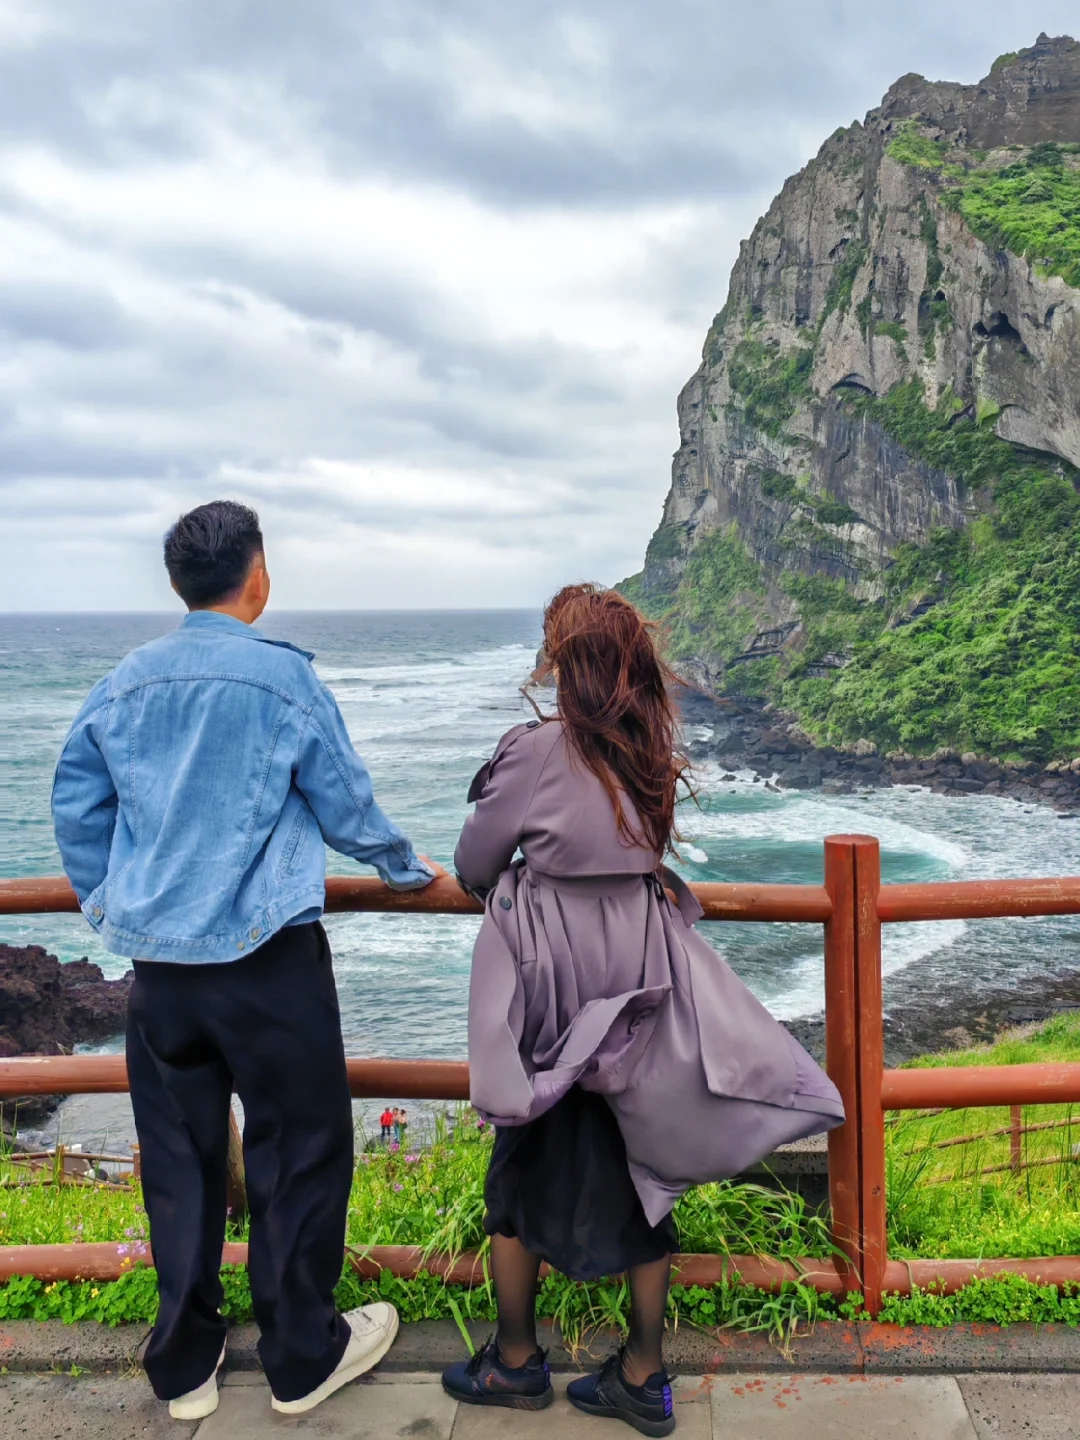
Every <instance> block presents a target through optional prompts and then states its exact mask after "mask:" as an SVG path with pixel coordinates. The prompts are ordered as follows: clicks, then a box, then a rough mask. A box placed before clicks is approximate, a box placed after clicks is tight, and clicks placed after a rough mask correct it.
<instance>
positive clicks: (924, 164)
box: [886, 120, 947, 170]
mask: <svg viewBox="0 0 1080 1440" xmlns="http://www.w3.org/2000/svg"><path fill="white" fill-rule="evenodd" d="M946 148H947V147H946V146H945V145H943V144H941V142H940V141H937V140H931V139H930V137H929V136H928V135H924V134H923V130H922V127H921V126H920V124H919V122H918V121H917V120H903V121H901V123H900V124H899V125H898V126H897V127H896V135H895V137H894V138H893V139H892V140H891V141H890V142H889V144H888V145H887V146H886V154H888V155H890V156H891V157H892V158H893V159H894V160H895V161H896V162H897V163H898V164H900V165H914V166H916V167H917V168H918V169H920V170H939V169H940V168H941V166H942V165H944V164H945V152H946Z"/></svg>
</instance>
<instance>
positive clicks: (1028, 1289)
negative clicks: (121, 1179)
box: [0, 1015, 1080, 1344]
mask: <svg viewBox="0 0 1080 1440" xmlns="http://www.w3.org/2000/svg"><path fill="white" fill-rule="evenodd" d="M1041 1060H1055V1061H1070V1062H1078V1063H1080V1016H1073V1015H1063V1016H1060V1017H1058V1018H1056V1019H1054V1020H1052V1021H1051V1022H1050V1023H1049V1024H1047V1025H1046V1026H1044V1027H1042V1028H1041V1029H1039V1030H1037V1031H1036V1032H1035V1033H1033V1034H1031V1035H1022V1036H1016V1037H1013V1038H1008V1039H1005V1040H1002V1041H1000V1042H998V1043H997V1044H996V1045H994V1046H992V1047H989V1048H988V1047H980V1048H977V1049H972V1050H970V1051H962V1052H950V1053H948V1054H945V1055H941V1056H930V1057H927V1058H925V1059H923V1060H920V1061H916V1062H913V1063H914V1064H917V1065H922V1066H933V1065H942V1064H948V1065H980V1064H983V1065H985V1064H1023V1063H1031V1062H1034V1061H1041ZM1072 1120H1073V1117H1072V1115H1071V1113H1070V1111H1069V1109H1068V1107H1066V1106H1038V1107H1024V1110H1023V1123H1024V1124H1025V1125H1041V1126H1044V1127H1046V1128H1043V1129H1039V1130H1036V1131H1034V1132H1033V1133H1031V1134H1029V1135H1026V1136H1024V1138H1023V1147H1024V1148H1023V1157H1022V1158H1023V1160H1024V1162H1025V1164H1027V1167H1028V1168H1025V1169H1023V1170H1020V1171H1019V1172H1015V1173H1014V1172H1013V1171H1012V1170H1011V1168H1009V1166H1010V1155H1011V1151H1010V1143H1011V1138H1010V1133H1009V1128H1010V1115H1009V1111H1008V1110H1007V1109H1002V1108H997V1109H990V1110H967V1111H947V1112H944V1113H942V1114H938V1115H919V1114H916V1115H903V1116H897V1117H894V1118H893V1119H892V1120H891V1121H890V1124H889V1127H888V1150H887V1154H888V1198H889V1205H888V1214H889V1253H890V1255H891V1256H892V1257H893V1258H895V1259H903V1258H916V1257H920V1258H946V1257H950V1256H966V1257H973V1258H980V1257H982V1258H993V1257H996V1256H1014V1257H1017V1258H1024V1257H1031V1256H1038V1255H1054V1254H1078V1253H1080V1187H1078V1185H1077V1174H1076V1167H1077V1164H1078V1163H1080V1162H1077V1161H1076V1160H1075V1159H1074V1157H1073V1153H1072V1147H1073V1144H1074V1143H1075V1142H1076V1140H1077V1139H1078V1138H1080V1137H1076V1136H1075V1134H1074V1127H1073V1125H1072ZM1077 1124H1078V1125H1080V1117H1077ZM971 1136H976V1137H977V1138H976V1139H974V1140H972V1141H970V1142H969V1143H964V1144H956V1143H955V1142H956V1141H957V1140H958V1139H962V1140H965V1141H969V1137H971ZM489 1146H490V1136H489V1135H488V1134H487V1133H485V1131H484V1130H483V1129H480V1128H478V1127H477V1125H476V1123H475V1120H465V1118H464V1117H463V1116H459V1117H458V1123H457V1124H456V1125H454V1126H452V1127H451V1126H445V1125H441V1126H440V1127H439V1130H438V1132H437V1133H436V1135H435V1137H434V1140H433V1143H432V1144H431V1145H430V1146H428V1147H426V1148H424V1149H416V1150H408V1149H405V1150H402V1149H395V1148H393V1147H390V1148H387V1149H382V1148H379V1149H375V1150H367V1151H364V1152H363V1153H362V1154H361V1155H360V1157H359V1160H358V1164H357V1168H356V1176H355V1179H354V1184H353V1190H352V1196H351V1199H350V1206H349V1223H348V1242H349V1244H350V1246H351V1247H353V1248H354V1249H355V1250H356V1251H359V1252H361V1253H362V1252H363V1251H365V1250H366V1249H368V1248H369V1247H371V1246H373V1245H395V1244H401V1245H419V1246H421V1247H423V1248H424V1249H426V1250H427V1252H428V1253H434V1252H448V1253H451V1254H460V1253H461V1252H462V1251H465V1250H470V1249H474V1248H482V1247H483V1244H484V1236H483V1229H482V1215H483V1177H484V1172H485V1169H486V1165H487V1158H488V1150H489ZM998 1167H1000V1168H998ZM985 1170H991V1173H990V1174H983V1173H982V1172H983V1171H985ZM50 1178H51V1177H50V1176H49V1175H48V1174H44V1175H39V1176H38V1177H36V1178H35V1180H34V1181H33V1183H31V1184H30V1185H25V1184H19V1185H18V1186H17V1188H16V1182H18V1181H20V1180H22V1181H25V1179H26V1175H25V1171H20V1170H19V1169H18V1168H17V1167H15V1166H13V1165H11V1164H10V1163H9V1162H4V1161H2V1160H0V1186H2V1187H3V1188H0V1244H6V1245H11V1244H47V1243H73V1242H74V1243H78V1242H80V1241H82V1242H87V1241H114V1242H116V1243H117V1245H118V1248H119V1249H120V1251H121V1253H122V1262H123V1263H124V1264H125V1266H126V1267H127V1273H125V1274H124V1276H123V1277H122V1278H121V1279H120V1280H117V1281H114V1282H111V1283H105V1284H100V1283H99V1284H95V1283H92V1282H55V1283H52V1284H46V1283H44V1282H42V1281H38V1280H34V1279H30V1278H25V1277H24V1278H19V1279H15V1280H11V1281H9V1282H8V1283H7V1284H6V1285H3V1286H0V1321H2V1320H5V1319H9V1320H10V1319H47V1318H56V1319H61V1320H65V1321H69V1322H70V1321H75V1320H97V1321H100V1322H102V1323H107V1324H119V1323H124V1322H131V1321H142V1322H146V1321H150V1320H152V1319H153V1317H154V1314H155V1313H156V1307H157V1292H156V1285H155V1278H154V1275H153V1272H152V1271H151V1270H149V1269H148V1268H146V1266H145V1265H144V1264H142V1263H141V1262H142V1261H144V1260H145V1259H147V1258H148V1257H147V1248H146V1246H147V1234H146V1217H145V1212H144V1211H143V1209H142V1206H141V1200H140V1196H139V1191H138V1188H137V1187H136V1186H123V1187H118V1188H109V1189H106V1188H91V1187H87V1186H75V1185H65V1186H58V1185H55V1184H51V1183H49V1181H50ZM676 1218H677V1221H678V1225H679V1232H680V1238H681V1245H682V1248H683V1250H685V1251H687V1252H696V1253H705V1254H709V1253H714V1254H768V1255H778V1256H782V1257H786V1258H796V1257H799V1256H812V1257H816V1258H824V1257H827V1256H828V1255H830V1254H831V1253H832V1245H831V1241H830V1237H829V1233H828V1226H827V1221H826V1218H825V1217H824V1216H823V1215H822V1214H821V1213H819V1212H817V1211H815V1210H813V1209H812V1208H811V1207H809V1206H808V1205H807V1204H806V1202H805V1201H804V1200H803V1199H802V1198H801V1197H800V1196H798V1195H794V1194H790V1193H788V1192H785V1191H784V1190H782V1189H772V1188H768V1187H765V1186H759V1185H736V1184H731V1183H725V1184H721V1185H708V1186H702V1187H700V1188H699V1189H697V1190H695V1191H693V1192H691V1194H690V1195H689V1196H688V1197H687V1198H686V1199H685V1200H684V1201H683V1202H682V1203H681V1204H680V1206H679V1208H678V1211H677V1215H676ZM245 1236H246V1227H245V1225H244V1224H243V1223H232V1222H230V1238H233V1239H244V1238H245ZM224 1278H225V1291H226V1299H225V1310H226V1313H227V1314H228V1315H229V1317H230V1318H232V1319H234V1320H237V1321H239V1320H246V1319H250V1318H251V1297H250V1292H249V1290H248V1284H247V1276H246V1272H245V1271H244V1270H243V1268H231V1269H227V1270H226V1271H225V1272H224ZM375 1298H384V1299H388V1300H391V1301H392V1302H393V1303H394V1304H395V1305H396V1306H397V1307H398V1309H399V1310H400V1312H401V1315H402V1318H403V1319H404V1320H406V1321H415V1320H423V1319H446V1320H453V1321H455V1322H456V1323H457V1324H458V1325H459V1326H461V1327H463V1328H464V1326H465V1324H466V1322H467V1321H479V1322H491V1321H493V1320H494V1317H495V1308H494V1298H493V1295H492V1292H491V1287H490V1284H482V1285H479V1286H477V1287H475V1288H473V1289H468V1288H466V1287H463V1286H454V1285H445V1284H444V1283H443V1282H442V1281H441V1280H439V1279H437V1278H433V1277H432V1276H430V1275H421V1276H419V1277H418V1278H416V1279H414V1280H398V1279H395V1278H394V1277H393V1276H391V1275H389V1274H386V1273H384V1274H383V1276H382V1277H381V1279H380V1280H378V1281H364V1280H361V1279H359V1278H358V1277H357V1276H356V1274H355V1272H353V1271H352V1270H351V1268H349V1267H345V1269H344V1271H343V1274H342V1280H341V1284H340V1287H339V1293H338V1299H339V1303H340V1304H341V1305H342V1306H343V1307H346V1308H347V1307H349V1306H353V1305H359V1304H363V1303H365V1302H367V1301H370V1300H372V1299H375ZM628 1301H629V1295H628V1291H627V1287H626V1284H625V1282H624V1281H621V1280H612V1281H607V1282H599V1283H596V1284H590V1285H579V1284H575V1283H573V1282H571V1281H567V1280H565V1279H563V1278H562V1277H561V1276H551V1277H549V1278H548V1279H547V1280H546V1281H545V1282H544V1284H543V1286H542V1289H541V1295H540V1302H539V1311H540V1314H541V1315H542V1316H543V1317H545V1318H547V1319H550V1320H553V1321H554V1322H555V1323H557V1324H558V1326H559V1327H560V1329H561V1331H562V1333H563V1335H564V1336H565V1337H567V1339H568V1340H569V1341H570V1342H571V1343H572V1344H585V1343H587V1342H588V1339H589V1336H590V1335H591V1334H592V1333H593V1332H595V1331H597V1330H599V1329H608V1328H623V1327H624V1326H625V1322H626V1316H627V1306H628ZM861 1314H862V1303H861V1297H859V1296H858V1295H851V1296H848V1297H847V1298H846V1299H845V1300H842V1301H838V1300H836V1299H835V1298H833V1297H829V1296H823V1295H819V1294H818V1293H817V1292H816V1291H814V1290H812V1289H811V1288H810V1287H809V1286H806V1285H802V1284H799V1283H797V1282H789V1283H787V1284H785V1285H784V1287H783V1288H782V1290H781V1291H780V1292H778V1293H776V1294H769V1293H766V1292H764V1291H761V1290H757V1289H756V1288H754V1287H753V1286H747V1285H743V1284H741V1283H738V1282H737V1281H728V1282H725V1283H723V1284H721V1285H717V1286H713V1287H702V1286H689V1287H688V1286H680V1285H675V1286H674V1287H673V1289H672V1296H671V1306H670V1320H671V1323H672V1324H673V1325H678V1324H680V1323H681V1324H691V1325H697V1326H703V1327H705V1328H707V1329H714V1328H717V1327H729V1328H732V1329H737V1330H742V1331H746V1332H762V1333H767V1334H769V1335H771V1336H773V1337H774V1338H775V1339H777V1340H778V1341H781V1342H786V1341H788V1340H790V1339H791V1338H792V1337H793V1336H794V1335H795V1334H797V1333H798V1332H799V1331H800V1330H803V1329H806V1328H807V1327H809V1326H812V1325H813V1324H814V1323H816V1322H817V1321H819V1320H826V1319H833V1320H843V1319H846V1320H853V1319H857V1318H859V1316H860V1315H861ZM881 1318H882V1319H885V1320H892V1321H896V1322H897V1323H904V1324H932V1325H950V1324H956V1323H959V1322H962V1321H971V1322H978V1323H987V1324H990V1323H992V1324H1010V1323H1016V1322H1019V1321H1022V1320H1026V1321H1037V1322H1039V1323H1050V1322H1057V1323H1065V1324H1070V1325H1075V1324H1077V1323H1080V1297H1078V1296H1077V1295H1075V1294H1073V1293H1072V1292H1069V1291H1062V1292H1059V1291H1057V1290H1056V1289H1054V1288H1053V1287H1048V1286H1038V1285H1035V1284H1032V1283H1031V1282H1029V1281H1026V1280H1022V1279H1019V1278H1018V1277H1016V1276H1002V1277H995V1278H993V1279H991V1280H985V1281H979V1282H977V1283H976V1284H973V1285H970V1286H967V1287H966V1288H965V1289H964V1290H963V1291H961V1292H960V1294H958V1295H956V1296H944V1295H940V1294H937V1293H935V1292H934V1291H932V1290H931V1291H924V1292H917V1293H916V1294H914V1295H912V1296H909V1297H900V1296H890V1297H888V1298H887V1300H886V1304H885V1308H884V1310H883V1312H882V1316H881Z"/></svg>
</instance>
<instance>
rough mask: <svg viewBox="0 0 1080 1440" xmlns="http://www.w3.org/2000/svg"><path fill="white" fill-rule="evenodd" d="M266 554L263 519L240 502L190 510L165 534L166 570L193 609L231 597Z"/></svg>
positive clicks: (225, 501) (220, 502)
mask: <svg viewBox="0 0 1080 1440" xmlns="http://www.w3.org/2000/svg"><path fill="white" fill-rule="evenodd" d="M262 553H263V537H262V531H261V530H260V529H259V517H258V515H256V514H255V511H254V510H251V509H249V508H248V506H247V505H238V504H237V503H236V501H235V500H211V501H210V503H209V505H200V506H199V507H198V508H197V509H196V510H189V511H188V513H187V514H186V515H181V516H180V519H179V520H177V522H176V524H175V525H174V526H173V527H172V529H171V530H170V531H169V533H168V534H167V535H166V536H165V569H166V570H167V571H168V572H169V579H170V580H171V581H172V583H173V585H174V586H175V587H176V592H177V594H178V595H179V596H180V598H181V600H183V602H184V604H185V605H187V606H188V607H189V609H192V610H197V609H199V608H200V607H205V606H207V605H218V604H220V603H221V601H223V600H229V599H231V598H232V596H234V595H235V594H237V592H238V591H239V590H240V588H241V587H242V586H243V583H244V581H245V580H246V579H247V577H248V572H249V571H250V569H251V562H252V561H253V560H254V559H255V557H256V556H257V555H261V554H262Z"/></svg>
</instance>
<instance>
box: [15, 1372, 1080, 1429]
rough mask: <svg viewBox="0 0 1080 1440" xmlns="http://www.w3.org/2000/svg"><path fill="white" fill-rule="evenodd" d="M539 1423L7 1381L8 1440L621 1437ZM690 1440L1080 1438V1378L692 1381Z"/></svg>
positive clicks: (378, 1379)
mask: <svg viewBox="0 0 1080 1440" xmlns="http://www.w3.org/2000/svg"><path fill="white" fill-rule="evenodd" d="M568 1379H569V1377H568V1376H561V1377H556V1391H557V1392H558V1399H557V1400H556V1402H555V1404H554V1405H553V1406H552V1407H551V1408H550V1409H549V1410H545V1411H542V1412H540V1413H539V1414H527V1413H523V1412H521V1411H512V1410H489V1409H481V1408H470V1407H468V1406H460V1407H458V1406H456V1405H455V1404H454V1403H453V1402H452V1401H451V1400H450V1399H449V1397H448V1396H446V1395H444V1394H443V1391H442V1389H441V1387H440V1385H439V1383H438V1377H437V1376H436V1375H434V1374H432V1373H430V1372H427V1373H423V1374H411V1375H410V1374H393V1373H390V1374H388V1373H378V1374H375V1375H372V1376H368V1377H365V1378H364V1379H363V1380H361V1381H359V1382H357V1383H355V1384H353V1385H350V1386H347V1387H346V1388H345V1389H344V1390H342V1391H340V1392H339V1393H338V1394H337V1395H335V1396H332V1397H331V1399H330V1400H328V1401H326V1402H325V1403H324V1404H323V1405H321V1406H319V1408H318V1409H317V1410H314V1411H312V1412H311V1413H310V1414H309V1415H300V1416H284V1415H277V1414H275V1412H274V1411H273V1410H272V1409H271V1407H270V1392H269V1389H268V1388H267V1386H266V1383H265V1381H264V1380H262V1378H261V1377H260V1376H258V1375H255V1374H253V1373H251V1372H248V1371H237V1372H233V1373H231V1374H228V1375H226V1376H225V1377H224V1383H223V1385H222V1394H221V1404H220V1406H219V1408H218V1410H217V1412H216V1413H215V1414H214V1415H212V1416H211V1417H210V1418H209V1419H207V1420H205V1421H203V1422H202V1424H201V1425H200V1424H196V1423H194V1422H191V1423H186V1424H181V1423H178V1422H176V1421H174V1420H170V1418H169V1415H168V1411H167V1409H166V1407H165V1406H164V1405H163V1404H161V1403H159V1402H158V1401H157V1400H155V1399H154V1397H153V1395H152V1393H151V1391H150V1387H149V1386H148V1385H147V1383H146V1381H145V1379H144V1378H143V1377H142V1376H140V1375H138V1374H135V1373H128V1374H126V1375H112V1376H101V1375H90V1374H86V1375H82V1376H70V1375H59V1374H49V1373H46V1374H40V1375H33V1374H29V1373H18V1374H5V1375H0V1440H169V1437H171V1440H274V1437H275V1436H276V1435H281V1436H283V1437H284V1436H286V1435H296V1436H298V1437H310V1440H324V1437H325V1440H339V1437H340V1440H345V1437H348V1440H530V1437H531V1440H590V1437H591V1440H603V1437H605V1436H610V1440H618V1437H619V1436H621V1435H623V1434H626V1435H629V1434H631V1433H632V1432H630V1431H629V1430H624V1429H623V1427H620V1426H608V1427H605V1428H604V1429H603V1430H602V1431H598V1430H597V1427H596V1425H595V1424H594V1422H593V1421H592V1420H591V1419H590V1418H589V1417H588V1416H584V1415H580V1414H578V1413H577V1412H576V1411H575V1410H573V1409H572V1407H571V1406H570V1405H569V1404H568V1403H567V1401H566V1399H565V1396H564V1394H563V1392H564V1391H565V1387H566V1384H567V1381H568ZM675 1389H676V1397H675V1403H676V1408H677V1413H678V1417H679V1429H678V1431H677V1434H678V1436H680V1437H682V1440H714V1437H715V1440H1080V1377H1078V1376H1073V1375H1063V1374H1056V1375H961V1376H959V1377H952V1376H925V1375H919V1376H916V1375H893V1376H884V1375H869V1376H861V1375H853V1374H841V1375H823V1374H807V1373H805V1372H793V1373H788V1374H784V1375H773V1374H767V1375H766V1374H760V1373H748V1374H744V1375H710V1376H706V1377H704V1378H701V1377H697V1378H695V1377H683V1378H680V1379H679V1380H678V1381H677V1382H676V1387H675Z"/></svg>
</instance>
